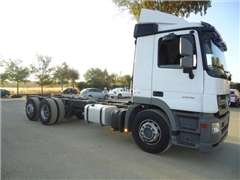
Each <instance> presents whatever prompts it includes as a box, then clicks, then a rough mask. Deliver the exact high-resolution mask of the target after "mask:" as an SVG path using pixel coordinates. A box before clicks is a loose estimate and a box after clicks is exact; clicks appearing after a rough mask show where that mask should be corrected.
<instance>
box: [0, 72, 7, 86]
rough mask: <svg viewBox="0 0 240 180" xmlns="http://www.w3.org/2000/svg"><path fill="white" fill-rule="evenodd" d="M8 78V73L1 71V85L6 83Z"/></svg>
mask: <svg viewBox="0 0 240 180" xmlns="http://www.w3.org/2000/svg"><path fill="white" fill-rule="evenodd" d="M6 80H7V74H5V73H1V74H0V81H1V85H2V86H3V85H4V83H5V82H6Z"/></svg>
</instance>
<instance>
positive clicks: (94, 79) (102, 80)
mask: <svg viewBox="0 0 240 180" xmlns="http://www.w3.org/2000/svg"><path fill="white" fill-rule="evenodd" d="M83 76H84V78H85V80H86V81H87V83H88V84H89V85H90V86H92V87H96V88H100V89H103V88H104V87H105V86H109V84H108V72H107V70H106V69H105V70H104V71H102V70H101V69H99V68H91V69H89V70H87V72H86V73H85V74H84V75H83Z"/></svg>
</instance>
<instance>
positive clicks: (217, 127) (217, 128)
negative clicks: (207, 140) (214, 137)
mask: <svg viewBox="0 0 240 180" xmlns="http://www.w3.org/2000/svg"><path fill="white" fill-rule="evenodd" d="M219 132H220V123H219V122H218V123H212V133H213V134H217V133H219Z"/></svg>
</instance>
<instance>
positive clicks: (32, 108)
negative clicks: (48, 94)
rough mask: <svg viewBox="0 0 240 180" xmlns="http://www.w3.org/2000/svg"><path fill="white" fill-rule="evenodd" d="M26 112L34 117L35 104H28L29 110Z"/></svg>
mask: <svg viewBox="0 0 240 180" xmlns="http://www.w3.org/2000/svg"><path fill="white" fill-rule="evenodd" d="M26 111H27V114H28V115H29V116H33V113H34V106H33V104H28V105H27V108H26Z"/></svg>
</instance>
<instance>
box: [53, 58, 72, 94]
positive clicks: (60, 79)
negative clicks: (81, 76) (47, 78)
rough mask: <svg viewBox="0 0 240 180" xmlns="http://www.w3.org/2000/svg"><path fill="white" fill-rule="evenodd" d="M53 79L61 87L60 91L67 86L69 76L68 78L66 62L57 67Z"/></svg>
mask: <svg viewBox="0 0 240 180" xmlns="http://www.w3.org/2000/svg"><path fill="white" fill-rule="evenodd" d="M53 79H54V81H55V82H56V83H58V84H59V85H61V88H62V90H63V85H64V84H68V81H69V79H70V76H69V66H68V65H67V64H66V62H64V63H62V65H61V66H57V67H56V68H55V69H54V72H53Z"/></svg>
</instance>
